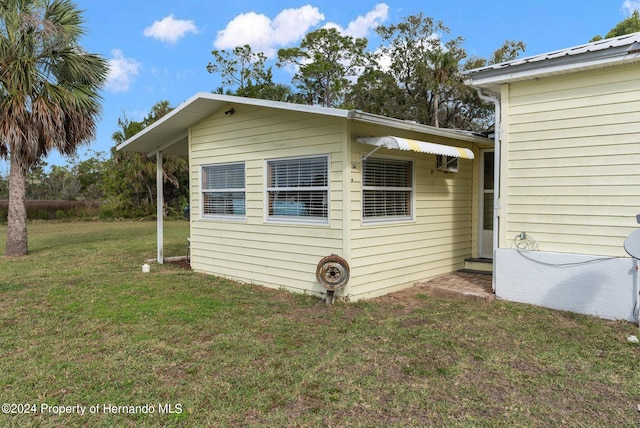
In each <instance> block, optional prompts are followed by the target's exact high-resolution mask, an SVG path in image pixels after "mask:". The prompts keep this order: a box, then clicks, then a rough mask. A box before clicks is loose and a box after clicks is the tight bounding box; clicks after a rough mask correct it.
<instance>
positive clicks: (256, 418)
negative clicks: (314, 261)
mask: <svg viewBox="0 0 640 428" xmlns="http://www.w3.org/2000/svg"><path fill="white" fill-rule="evenodd" d="M187 233H188V224H187V223H186V222H182V221H175V222H167V223H166V228H165V243H166V248H165V254H166V255H168V256H171V255H182V254H185V253H186V236H187ZM5 235H6V226H0V251H2V249H3V248H4V239H5ZM29 239H30V241H29V248H30V255H29V256H27V257H24V258H19V259H9V258H4V257H3V258H0V355H1V358H0V402H2V403H20V404H27V403H32V404H36V406H37V410H41V407H40V406H41V405H42V404H47V405H50V406H54V405H58V406H74V405H82V406H86V409H85V412H86V413H89V410H90V406H98V407H97V412H96V413H94V414H85V415H84V416H81V415H78V414H67V415H54V414H50V413H47V414H43V413H40V412H38V413H36V414H14V415H2V414H0V426H19V427H24V426H38V427H49V426H53V427H63V426H64V427H67V426H71V427H73V426H98V427H99V426H105V427H111V426H114V427H115V426H118V427H121V426H131V427H133V426H136V427H137V426H365V427H377V426H396V427H406V426H429V425H433V426H492V427H493V426H505V427H506V426H536V427H538V426H558V425H560V424H563V425H568V426H638V424H640V416H639V413H638V409H637V406H638V404H640V376H639V375H638V370H639V368H640V367H639V364H638V363H639V361H640V347H639V346H638V345H635V344H629V343H628V342H627V341H626V337H627V336H629V335H630V334H636V335H638V329H637V326H635V325H632V324H630V323H626V322H612V321H605V320H600V319H596V318H592V317H586V316H579V315H575V314H570V313H563V312H557V311H550V310H545V309H541V308H535V307H531V306H526V305H518V304H513V303H508V302H501V301H497V302H486V301H481V300H475V299H444V298H432V297H428V296H418V298H417V299H416V301H415V302H413V304H411V305H407V304H405V303H406V302H400V304H393V305H390V304H385V303H383V302H381V301H370V302H359V303H351V304H346V303H336V304H335V305H333V306H329V307H327V306H326V305H324V304H320V303H318V301H317V299H316V298H314V297H312V296H305V295H296V294H290V293H287V292H284V291H279V290H269V289H265V288H262V287H259V286H252V285H243V284H237V283H233V282H231V281H227V280H223V279H218V278H215V277H213V276H208V275H203V274H198V273H194V272H191V271H187V270H184V269H181V268H179V267H178V266H175V265H170V264H165V265H162V266H160V265H156V264H154V265H152V271H151V273H150V274H144V273H142V272H141V266H142V264H143V263H144V261H145V260H146V259H148V258H153V257H154V255H155V223H151V222H78V223H31V224H30V225H29ZM145 404H146V405H149V406H152V408H153V409H154V413H153V414H148V413H147V414H144V413H143V414H140V413H138V414H123V413H113V411H111V412H108V411H105V410H107V409H112V408H111V407H108V408H107V409H105V407H104V406H105V405H111V406H143V405H145ZM159 405H161V407H158V406H159ZM167 405H171V406H172V407H171V410H173V411H174V413H167V411H168V410H169V408H168V407H167ZM95 409H96V407H94V410H95ZM143 409H144V408H140V407H139V408H138V409H137V410H143ZM147 409H148V407H147ZM178 409H181V412H177V410H178ZM121 410H123V409H121ZM133 410H136V409H135V408H134V409H133ZM161 410H164V413H162V412H161Z"/></svg>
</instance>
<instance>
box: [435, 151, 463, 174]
mask: <svg viewBox="0 0 640 428" xmlns="http://www.w3.org/2000/svg"><path fill="white" fill-rule="evenodd" d="M459 160H460V158H458V157H455V156H446V155H436V169H437V170H438V171H444V172H458V165H459V162H458V161H459Z"/></svg>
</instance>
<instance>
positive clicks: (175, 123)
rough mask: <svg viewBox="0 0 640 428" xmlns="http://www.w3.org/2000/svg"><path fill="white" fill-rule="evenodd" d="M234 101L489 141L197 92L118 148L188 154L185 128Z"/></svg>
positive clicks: (354, 113) (358, 115) (355, 114)
mask: <svg viewBox="0 0 640 428" xmlns="http://www.w3.org/2000/svg"><path fill="white" fill-rule="evenodd" d="M234 105H235V106H238V105H253V106H261V107H267V108H273V109H281V110H287V111H295V112H306V113H312V114H318V115H323V116H334V117H342V118H345V119H348V120H353V121H356V122H362V123H369V124H377V125H383V126H388V127H391V128H395V129H401V130H406V131H416V132H421V133H425V134H430V135H437V136H441V137H448V138H455V139H457V140H462V141H468V142H475V143H484V144H487V143H490V140H488V139H487V138H485V137H482V136H479V135H477V134H474V133H471V132H467V131H458V130H453V129H444V128H434V127H432V126H427V125H421V124H417V123H414V122H408V121H404V120H399V119H391V118H388V117H384V116H379V115H375V114H371V113H365V112H362V111H358V110H343V109H336V108H329V107H318V106H309V105H303V104H293V103H285V102H280V101H269V100H259V99H254V98H245V97H236V96H231V95H219V94H212V93H207V92H201V93H198V94H196V95H194V96H193V97H191V98H189V99H188V100H187V101H185V102H184V103H182V104H181V105H180V106H178V107H177V108H176V109H174V110H173V111H171V113H169V114H167V115H166V116H164V117H163V118H162V119H160V120H159V121H157V122H154V123H153V124H152V125H150V126H148V127H147V128H145V129H143V130H142V131H140V132H139V133H137V134H136V135H134V136H133V137H131V138H129V139H128V140H127V141H125V142H123V143H122V144H120V145H118V147H117V149H118V150H123V151H130V152H142V153H148V154H153V153H156V152H158V151H162V152H163V153H166V154H180V155H186V154H188V132H189V128H190V127H191V126H193V125H195V124H196V123H198V122H200V121H202V120H204V119H206V118H208V117H210V116H211V115H213V114H214V113H216V112H218V111H220V110H222V109H227V110H228V109H230V108H232V107H233V106H234Z"/></svg>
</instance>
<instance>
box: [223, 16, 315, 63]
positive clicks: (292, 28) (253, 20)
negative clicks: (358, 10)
mask: <svg viewBox="0 0 640 428" xmlns="http://www.w3.org/2000/svg"><path fill="white" fill-rule="evenodd" d="M322 20H324V15H323V14H322V13H320V11H319V10H318V8H316V7H313V6H310V5H306V6H303V7H300V8H298V9H285V10H283V11H282V12H280V13H279V14H278V15H277V16H276V17H275V18H274V19H273V20H271V19H270V18H269V17H268V16H266V15H263V14H259V13H255V12H248V13H243V14H240V15H238V16H236V17H235V18H233V19H232V20H231V21H230V22H229V23H228V24H227V27H226V28H225V29H224V30H221V31H219V32H218V36H217V38H216V40H215V42H214V46H215V47H216V48H217V49H233V48H235V47H237V46H243V45H250V46H251V49H252V50H253V51H254V52H263V53H264V54H265V55H267V56H268V57H272V56H274V55H275V53H276V49H277V48H279V47H282V46H286V45H287V44H289V43H292V42H295V41H297V40H300V39H301V38H302V37H303V36H304V35H305V34H306V33H307V32H308V31H309V29H310V28H311V27H313V26H314V25H316V24H318V23H319V22H320V21H322Z"/></svg>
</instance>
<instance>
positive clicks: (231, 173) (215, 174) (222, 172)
mask: <svg viewBox="0 0 640 428" xmlns="http://www.w3.org/2000/svg"><path fill="white" fill-rule="evenodd" d="M244 169H245V167H244V162H240V163H225V164H217V165H206V166H203V167H202V215H203V216H204V217H231V218H244V217H245V215H246V209H245V199H246V189H245V172H244Z"/></svg>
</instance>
